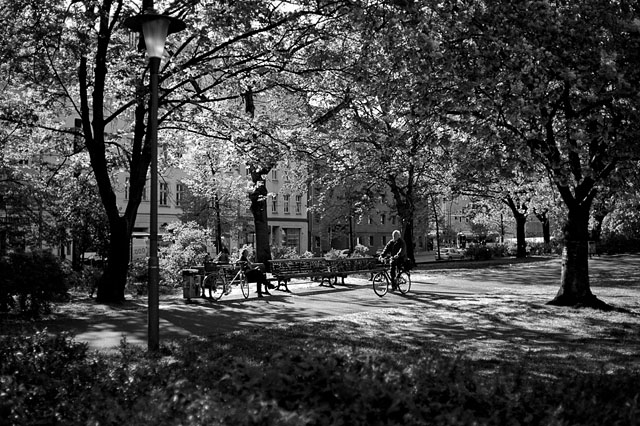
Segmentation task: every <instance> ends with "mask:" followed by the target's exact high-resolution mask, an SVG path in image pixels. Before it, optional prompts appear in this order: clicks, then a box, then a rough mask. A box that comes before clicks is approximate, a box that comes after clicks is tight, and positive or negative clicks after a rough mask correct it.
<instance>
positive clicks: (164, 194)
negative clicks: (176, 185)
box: [158, 182, 169, 206]
mask: <svg viewBox="0 0 640 426" xmlns="http://www.w3.org/2000/svg"><path fill="white" fill-rule="evenodd" d="M168 201H169V184H168V183H166V182H162V183H161V184H160V199H159V200H158V204H160V205H161V206H166V205H168V204H169V203H168Z"/></svg>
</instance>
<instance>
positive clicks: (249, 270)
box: [238, 249, 274, 297]
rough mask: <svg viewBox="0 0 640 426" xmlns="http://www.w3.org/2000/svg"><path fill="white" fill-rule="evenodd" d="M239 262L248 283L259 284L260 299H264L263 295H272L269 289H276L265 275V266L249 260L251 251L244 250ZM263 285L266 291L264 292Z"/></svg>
mask: <svg viewBox="0 0 640 426" xmlns="http://www.w3.org/2000/svg"><path fill="white" fill-rule="evenodd" d="M238 262H241V265H242V266H241V267H242V270H243V271H244V276H245V277H246V279H247V282H250V283H257V287H258V297H263V296H262V294H263V293H264V294H268V295H271V293H269V288H274V286H273V285H270V284H269V281H268V280H267V275H266V274H265V273H264V265H263V264H262V263H253V262H251V260H249V251H248V250H247V249H244V250H242V253H241V254H240V259H238ZM263 285H264V291H263V290H262V286H263Z"/></svg>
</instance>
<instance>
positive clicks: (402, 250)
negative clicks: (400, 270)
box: [382, 237, 407, 259]
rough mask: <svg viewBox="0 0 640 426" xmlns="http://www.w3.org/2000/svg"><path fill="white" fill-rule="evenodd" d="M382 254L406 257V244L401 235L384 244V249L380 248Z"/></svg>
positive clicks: (399, 257)
mask: <svg viewBox="0 0 640 426" xmlns="http://www.w3.org/2000/svg"><path fill="white" fill-rule="evenodd" d="M382 255H383V256H386V255H391V256H398V259H406V258H407V245H406V244H405V242H404V240H403V239H402V237H400V238H398V239H397V240H391V241H389V242H388V243H387V245H386V246H384V250H382Z"/></svg>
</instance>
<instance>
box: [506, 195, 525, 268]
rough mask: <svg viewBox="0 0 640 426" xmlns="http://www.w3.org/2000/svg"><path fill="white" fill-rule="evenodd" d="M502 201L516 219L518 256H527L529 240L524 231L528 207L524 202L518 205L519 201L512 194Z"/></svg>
mask: <svg viewBox="0 0 640 426" xmlns="http://www.w3.org/2000/svg"><path fill="white" fill-rule="evenodd" d="M502 201H503V202H504V203H505V204H506V205H507V206H509V208H510V209H511V212H512V213H513V218H514V219H515V220H516V257H517V258H523V257H527V240H526V239H525V232H524V230H525V225H526V223H527V207H526V205H525V204H524V203H523V204H521V205H518V204H519V203H516V201H515V200H514V199H513V198H512V197H511V195H507V196H506V197H505V198H504V199H503V200H502Z"/></svg>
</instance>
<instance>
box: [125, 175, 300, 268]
mask: <svg viewBox="0 0 640 426" xmlns="http://www.w3.org/2000/svg"><path fill="white" fill-rule="evenodd" d="M237 173H240V174H242V175H244V176H247V170H246V167H245V166H244V165H241V166H239V167H238V169H237ZM287 175H288V173H287V168H286V167H283V166H278V167H276V168H274V169H272V170H271V172H270V173H269V176H268V177H267V190H268V191H269V196H268V199H267V217H268V220H269V232H270V242H271V246H272V247H278V248H281V247H291V248H293V249H295V250H296V251H297V252H298V253H304V252H305V251H307V250H308V247H309V246H308V240H309V236H308V219H307V194H306V192H295V191H291V190H289V189H287V188H288V186H287V183H288V177H287ZM184 178H185V173H184V171H182V170H180V169H177V168H170V169H166V170H164V171H163V173H162V176H160V177H159V178H158V235H160V237H161V236H162V234H163V233H165V232H166V227H167V225H169V224H170V223H172V222H175V221H178V220H180V216H181V215H182V214H183V213H184V210H183V204H182V202H183V197H184V194H185V193H186V190H187V187H186V185H185V184H184V183H183V180H184ZM247 179H249V178H248V177H247ZM128 181H129V177H128V173H127V172H125V171H119V172H117V173H116V176H115V177H114V182H115V191H116V199H117V203H118V206H119V208H120V210H123V209H124V208H125V206H126V203H127V196H128V192H129V187H128ZM149 200H150V194H149V189H148V188H145V192H144V193H143V198H142V202H141V203H140V207H139V208H138V215H137V217H136V223H135V225H134V233H133V236H132V253H131V257H132V258H137V257H145V256H146V254H147V252H146V247H147V238H148V235H149V231H150V228H149V226H150V213H149V212H150V204H149ZM234 214H236V215H237V217H235V218H233V220H228V221H226V222H225V223H226V225H225V226H224V227H223V229H222V239H223V241H224V244H225V245H226V246H228V247H229V248H230V249H231V250H234V249H236V248H239V247H242V246H243V245H245V244H248V245H252V244H254V243H255V229H254V224H253V216H252V214H251V211H250V209H249V204H248V200H238V207H237V209H236V210H235V213H234ZM212 216H213V214H212ZM209 223H210V225H211V228H214V227H215V226H214V218H213V217H212V218H211V220H210V221H209ZM209 246H210V252H212V253H215V248H214V246H215V244H214V242H213V233H212V241H210V242H209Z"/></svg>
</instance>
